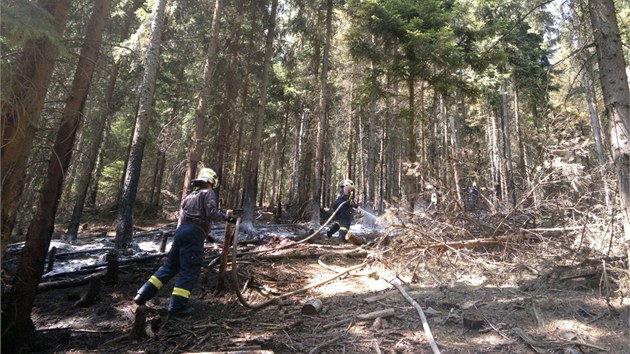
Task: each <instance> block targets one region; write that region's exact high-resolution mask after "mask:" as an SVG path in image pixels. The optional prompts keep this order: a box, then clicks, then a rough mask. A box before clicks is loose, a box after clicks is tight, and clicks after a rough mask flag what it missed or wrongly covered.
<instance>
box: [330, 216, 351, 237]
mask: <svg viewBox="0 0 630 354" xmlns="http://www.w3.org/2000/svg"><path fill="white" fill-rule="evenodd" d="M337 231H339V237H340V238H341V240H342V241H346V235H347V234H348V232H349V231H350V220H347V219H345V218H339V219H337V221H335V223H334V224H333V225H332V226H331V227H330V229H328V231H327V232H326V235H327V236H328V237H331V236H332V235H333V234H334V233H335V232H337Z"/></svg>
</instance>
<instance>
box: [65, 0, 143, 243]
mask: <svg viewBox="0 0 630 354" xmlns="http://www.w3.org/2000/svg"><path fill="white" fill-rule="evenodd" d="M140 5H142V1H138V0H136V2H135V4H134V5H133V6H132V7H131V9H130V11H127V14H133V13H135V11H136V10H137V9H138V7H140ZM133 19H134V16H131V15H128V16H127V18H126V19H125V24H124V25H123V28H122V30H121V33H120V41H121V42H122V41H124V40H125V39H127V37H128V36H129V27H130V26H131V21H132V20H133ZM120 65H121V61H120V60H118V61H116V62H115V63H114V67H113V68H112V71H111V75H110V78H109V84H108V85H107V89H105V97H104V98H103V101H102V103H101V107H100V114H99V117H98V118H97V119H96V121H95V124H94V126H93V127H92V133H93V134H92V135H90V137H89V138H86V139H85V140H86V141H88V147H87V148H86V149H85V150H83V152H84V154H85V155H86V160H87V167H86V168H85V173H82V174H81V175H80V176H79V179H78V181H77V186H76V190H77V194H76V196H75V200H74V207H73V210H72V216H71V217H70V222H69V223H68V231H67V233H68V235H70V238H71V239H72V240H76V239H77V233H78V231H79V224H80V223H81V217H82V215H83V208H84V206H85V200H86V198H87V194H88V187H89V185H90V181H91V180H92V176H94V175H95V173H94V172H95V166H96V162H97V160H98V153H99V149H100V147H101V145H102V143H103V138H104V137H105V135H106V134H105V129H106V127H107V121H108V119H109V117H110V114H111V111H112V110H111V104H112V97H113V95H114V89H115V88H116V81H117V80H118V73H119V71H120Z"/></svg>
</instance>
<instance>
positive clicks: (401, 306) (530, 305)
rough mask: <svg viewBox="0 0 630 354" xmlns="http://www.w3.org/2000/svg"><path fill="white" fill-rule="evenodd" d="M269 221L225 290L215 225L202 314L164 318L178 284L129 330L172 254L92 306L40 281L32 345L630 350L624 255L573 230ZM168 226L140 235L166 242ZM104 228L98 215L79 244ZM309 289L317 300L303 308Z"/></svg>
mask: <svg viewBox="0 0 630 354" xmlns="http://www.w3.org/2000/svg"><path fill="white" fill-rule="evenodd" d="M428 220H429V219H425V220H421V221H420V223H416V225H418V224H421V223H427V222H429V221H428ZM430 222H435V223H437V222H438V221H435V220H432V221H430ZM428 226H430V225H428ZM165 227H166V228H167V229H168V227H167V226H165V225H155V226H153V228H155V229H160V228H162V229H164V228H165ZM90 229H92V230H93V232H91V233H90V232H89V231H90ZM149 229H151V227H148V228H147V230H149ZM279 229H282V230H283V231H282V232H279V231H278V230H279ZM99 230H100V229H99ZM261 230H263V231H261V236H262V237H261V240H259V241H258V242H246V241H244V240H241V242H240V244H239V247H238V248H239V256H238V258H237V259H238V261H237V264H236V267H237V268H236V270H237V273H238V289H236V288H235V284H234V282H233V281H232V277H231V269H232V266H234V265H233V264H232V263H231V262H230V263H229V264H228V273H227V274H226V277H227V279H225V284H226V287H225V289H222V290H219V289H217V284H218V280H219V274H218V269H219V267H218V262H216V261H214V260H215V259H216V258H217V257H219V256H220V254H221V250H222V240H221V239H220V235H221V232H222V231H221V230H215V232H216V233H217V235H219V236H218V237H214V240H212V241H213V242H210V241H209V242H207V243H206V260H207V262H206V263H207V264H208V266H207V267H205V269H204V272H203V273H202V276H201V279H200V282H199V284H198V288H196V289H195V290H194V291H193V294H192V296H191V301H190V304H191V306H192V307H193V308H194V309H195V312H194V313H193V314H192V315H190V316H188V317H186V318H182V319H175V318H168V317H167V316H166V313H165V308H166V306H167V305H168V301H169V296H170V290H171V289H172V282H171V284H168V285H167V286H166V287H165V288H164V289H162V290H161V292H160V293H159V294H158V296H157V297H156V298H154V299H153V300H151V301H149V302H148V303H147V309H146V310H147V314H146V326H143V330H142V332H141V335H140V336H132V335H130V334H131V333H132V330H133V328H134V322H135V321H136V312H137V311H138V306H136V305H135V304H134V303H133V301H132V298H133V297H134V295H135V294H136V290H137V289H138V287H139V286H140V285H141V284H142V283H143V282H144V281H145V280H146V279H147V278H148V277H149V276H150V275H151V274H152V273H153V272H154V271H155V270H156V269H157V267H158V266H159V265H160V264H161V262H162V261H163V257H162V258H160V257H155V258H146V259H144V260H137V261H134V262H133V263H128V264H127V265H126V266H121V268H120V271H119V277H118V280H117V282H115V283H112V284H105V283H104V284H103V285H102V287H101V288H100V290H99V294H98V296H97V298H96V300H95V301H94V302H93V303H92V304H90V305H87V306H77V301H78V300H79V299H80V298H81V297H82V296H83V295H84V294H85V293H86V292H87V290H88V286H89V285H87V284H86V285H81V286H78V287H68V288H60V289H51V290H46V291H42V292H41V293H39V294H38V295H37V297H36V302H35V306H34V309H33V312H32V319H33V322H34V324H35V326H36V328H37V340H36V341H34V344H33V347H32V349H31V352H39V353H62V352H63V353H105V352H107V353H181V352H221V353H222V352H229V351H240V352H242V353H431V352H432V349H431V341H430V339H429V338H433V340H434V341H435V345H436V346H437V347H438V348H439V350H440V351H441V352H442V353H534V352H538V353H600V352H601V353H604V352H608V353H630V348H629V347H628V345H629V339H628V338H629V336H628V326H629V323H628V322H629V321H628V305H629V304H630V300H629V298H628V294H627V288H628V287H627V277H628V275H627V272H626V271H625V270H624V267H623V262H624V260H623V259H621V258H614V257H610V256H608V257H605V256H602V255H599V254H596V253H594V252H582V253H580V252H576V249H575V246H572V244H573V243H574V240H573V239H571V237H569V236H570V235H569V236H567V234H566V233H557V234H548V233H545V234H543V233H541V234H539V235H538V236H539V237H535V238H531V237H514V238H513V239H512V238H511V239H506V240H502V239H496V238H495V239H496V240H498V241H497V242H496V243H494V244H493V243H492V242H490V241H488V240H487V239H486V238H484V237H482V236H481V235H479V236H478V237H474V236H473V237H469V238H468V240H467V241H466V242H469V241H470V240H471V239H472V240H476V241H479V240H486V241H487V242H485V243H484V242H481V243H479V244H472V245H471V244H467V245H466V247H463V246H462V247H460V246H458V242H459V243H460V244H463V242H462V240H461V239H457V240H452V241H451V240H447V239H444V238H441V239H439V240H436V239H435V236H436V234H427V232H426V230H427V225H425V227H424V228H423V230H425V231H424V232H420V233H419V232H418V231H417V230H415V229H413V228H409V227H402V226H399V227H389V228H384V229H382V230H380V231H376V230H374V231H371V232H369V233H364V234H361V237H362V238H364V239H365V241H367V244H365V245H363V246H361V247H357V246H354V245H352V244H350V243H344V242H340V240H339V239H337V238H327V237H325V236H320V235H318V236H315V237H313V238H312V239H311V240H310V242H304V243H299V244H298V243H295V242H296V240H299V239H300V237H299V236H298V235H302V236H301V237H302V238H303V237H304V236H306V235H308V234H310V233H312V232H313V230H309V229H308V228H307V227H305V226H300V225H291V226H287V225H265V226H264V227H261ZM287 232H288V233H292V234H293V235H294V236H298V237H297V238H294V239H289V238H286V237H284V236H283V235H282V234H283V233H287ZM322 234H323V233H322ZM160 235H162V234H161V233H156V234H155V235H154V236H147V237H146V239H145V240H144V241H146V242H154V243H156V244H159V243H160ZM99 236H103V235H102V231H98V230H97V227H96V226H93V227H91V228H90V227H88V228H86V229H85V230H84V231H83V233H82V236H81V238H80V239H79V242H80V243H89V242H90V239H91V238H94V237H99ZM58 241H60V242H61V240H58ZM280 247H283V248H282V249H279V248H280ZM155 253H157V252H155ZM246 253H249V254H246ZM90 257H96V255H90ZM361 264H363V266H362V267H361V268H360V269H357V270H355V271H352V272H346V273H345V274H343V275H341V276H337V275H338V274H339V273H342V272H344V271H346V270H348V269H349V268H352V267H355V266H357V265H361ZM336 276H337V277H336ZM65 277H66V278H67V277H71V275H65ZM51 280H52V279H51ZM56 280H58V279H56ZM326 280H329V281H328V282H326ZM316 283H320V285H318V286H313V285H314V284H316ZM394 284H399V285H400V288H402V289H403V291H401V290H400V289H399V288H397V287H396V286H395V285H394ZM306 288H308V289H307V290H303V291H297V290H300V289H306ZM236 291H239V292H241V293H242V294H243V297H244V298H245V300H246V301H247V303H249V304H250V305H253V306H255V305H257V304H261V303H263V302H265V301H269V299H274V298H277V300H275V301H271V302H270V303H269V304H268V305H266V306H263V307H262V308H260V309H251V308H248V307H246V306H244V305H243V304H242V303H241V301H239V299H238V298H237V294H236ZM403 292H404V293H406V295H407V297H405V295H404V294H403ZM288 293H294V294H293V295H287V294H288ZM410 299H411V301H410ZM313 300H318V301H319V302H320V304H321V308H319V309H315V310H313V309H310V310H308V311H307V310H306V308H305V304H306V303H308V302H309V301H313ZM379 311H380V312H379ZM422 316H424V317H426V323H424V324H423V320H422Z"/></svg>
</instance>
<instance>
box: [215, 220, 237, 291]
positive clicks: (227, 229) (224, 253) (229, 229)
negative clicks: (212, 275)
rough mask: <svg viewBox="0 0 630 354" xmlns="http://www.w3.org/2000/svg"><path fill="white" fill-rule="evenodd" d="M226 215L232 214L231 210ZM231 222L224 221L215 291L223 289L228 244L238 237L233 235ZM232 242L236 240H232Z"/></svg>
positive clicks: (228, 252) (228, 254)
mask: <svg viewBox="0 0 630 354" xmlns="http://www.w3.org/2000/svg"><path fill="white" fill-rule="evenodd" d="M228 216H232V214H231V212H228ZM233 231H234V230H233V227H232V224H231V223H229V222H226V223H225V234H224V238H223V251H222V252H221V265H220V266H219V279H218V281H217V291H223V290H225V278H226V275H225V273H226V269H227V261H228V258H229V256H230V245H231V244H232V242H233V239H236V238H238V236H235V235H234V232H233ZM234 244H237V242H236V241H235V240H234Z"/></svg>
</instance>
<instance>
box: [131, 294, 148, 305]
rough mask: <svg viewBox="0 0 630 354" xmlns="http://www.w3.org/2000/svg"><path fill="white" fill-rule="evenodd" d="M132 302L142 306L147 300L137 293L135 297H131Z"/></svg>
mask: <svg viewBox="0 0 630 354" xmlns="http://www.w3.org/2000/svg"><path fill="white" fill-rule="evenodd" d="M133 302H135V303H136V305H138V306H142V305H144V304H145V303H146V302H147V300H146V299H145V298H144V297H143V296H142V295H140V294H137V295H136V297H134V298H133Z"/></svg>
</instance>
